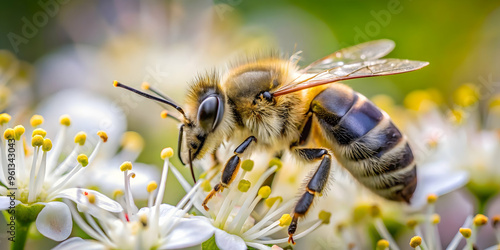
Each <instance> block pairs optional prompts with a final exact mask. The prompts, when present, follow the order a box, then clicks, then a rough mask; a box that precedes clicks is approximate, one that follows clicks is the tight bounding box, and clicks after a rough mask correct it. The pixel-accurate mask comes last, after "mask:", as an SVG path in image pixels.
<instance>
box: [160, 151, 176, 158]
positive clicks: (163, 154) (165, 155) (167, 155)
mask: <svg viewBox="0 0 500 250" xmlns="http://www.w3.org/2000/svg"><path fill="white" fill-rule="evenodd" d="M173 155H174V150H173V149H172V148H164V149H163V150H162V151H161V159H162V160H165V159H166V158H170V157H172V156H173Z"/></svg>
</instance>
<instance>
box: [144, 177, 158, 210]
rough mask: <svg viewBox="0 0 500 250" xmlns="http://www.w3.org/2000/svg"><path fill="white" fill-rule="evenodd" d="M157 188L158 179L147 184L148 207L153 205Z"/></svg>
mask: <svg viewBox="0 0 500 250" xmlns="http://www.w3.org/2000/svg"><path fill="white" fill-rule="evenodd" d="M156 188H158V184H156V181H151V182H149V183H148V186H147V191H148V193H149V194H148V207H149V208H151V207H152V206H153V199H154V196H153V191H155V190H156Z"/></svg>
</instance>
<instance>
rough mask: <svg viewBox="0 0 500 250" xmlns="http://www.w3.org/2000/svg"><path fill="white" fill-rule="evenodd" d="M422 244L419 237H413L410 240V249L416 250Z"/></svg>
mask: <svg viewBox="0 0 500 250" xmlns="http://www.w3.org/2000/svg"><path fill="white" fill-rule="evenodd" d="M421 244H422V238H421V237H420V236H413V238H411V240H410V247H413V248H417V247H419V246H420V245H421Z"/></svg>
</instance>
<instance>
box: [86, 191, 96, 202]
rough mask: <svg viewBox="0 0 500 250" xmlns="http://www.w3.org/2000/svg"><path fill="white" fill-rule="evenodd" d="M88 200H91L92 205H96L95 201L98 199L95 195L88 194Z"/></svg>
mask: <svg viewBox="0 0 500 250" xmlns="http://www.w3.org/2000/svg"><path fill="white" fill-rule="evenodd" d="M87 199H88V200H89V203H90V204H94V203H95V199H96V197H95V194H93V193H88V194H87Z"/></svg>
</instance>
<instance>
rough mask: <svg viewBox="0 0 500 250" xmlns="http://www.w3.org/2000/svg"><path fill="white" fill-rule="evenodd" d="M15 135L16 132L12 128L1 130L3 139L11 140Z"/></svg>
mask: <svg viewBox="0 0 500 250" xmlns="http://www.w3.org/2000/svg"><path fill="white" fill-rule="evenodd" d="M15 136H16V132H15V131H14V129H11V128H8V129H6V130H5V131H4V132H3V138H5V140H13V139H15Z"/></svg>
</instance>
